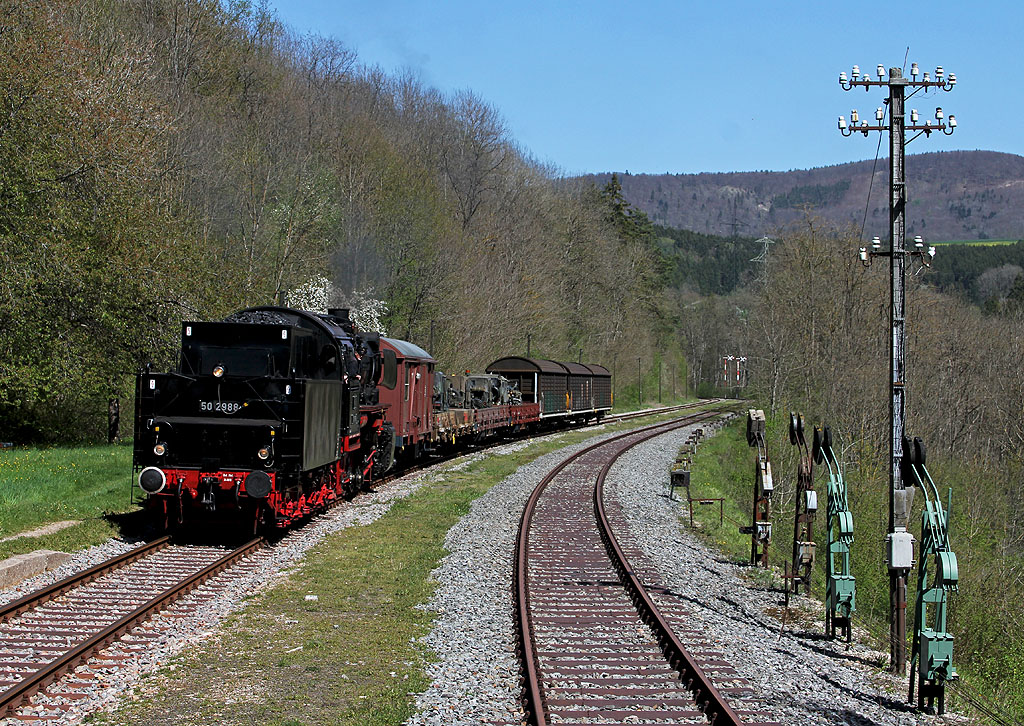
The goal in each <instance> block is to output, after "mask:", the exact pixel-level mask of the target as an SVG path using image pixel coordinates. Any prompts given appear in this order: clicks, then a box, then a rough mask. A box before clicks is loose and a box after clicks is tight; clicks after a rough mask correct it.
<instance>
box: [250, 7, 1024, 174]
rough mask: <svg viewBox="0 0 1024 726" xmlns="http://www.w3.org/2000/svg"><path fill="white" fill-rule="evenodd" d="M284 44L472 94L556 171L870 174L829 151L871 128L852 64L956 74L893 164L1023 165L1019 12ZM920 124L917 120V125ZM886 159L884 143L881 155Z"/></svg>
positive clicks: (679, 19) (508, 30)
mask: <svg viewBox="0 0 1024 726" xmlns="http://www.w3.org/2000/svg"><path fill="white" fill-rule="evenodd" d="M270 5H271V7H273V8H275V9H276V10H277V12H278V14H279V16H280V18H281V19H282V20H283V21H284V22H285V23H286V24H288V25H290V26H291V27H292V28H293V29H295V30H297V31H299V32H301V33H306V32H312V33H318V34H321V35H328V36H333V37H335V38H337V39H338V40H340V41H341V42H342V43H344V44H345V45H346V46H348V47H349V48H351V49H353V50H355V51H356V52H357V53H358V55H359V58H360V60H361V61H362V62H363V63H365V64H368V65H376V66H380V67H381V68H383V69H384V70H386V71H389V72H396V71H400V70H411V71H412V72H413V73H415V74H416V75H417V76H418V77H419V78H420V79H421V80H422V81H423V82H424V83H426V84H428V85H431V86H434V87H436V88H438V89H440V90H442V91H444V92H452V91H457V90H461V89H471V90H472V91H474V92H475V93H477V94H478V95H479V96H481V97H482V98H484V99H485V100H487V101H488V102H489V103H491V104H492V105H494V106H495V107H496V108H497V109H498V110H499V111H500V112H501V114H502V116H503V117H504V118H505V120H506V122H507V125H508V128H509V131H510V133H511V135H512V136H513V137H514V138H515V139H516V140H517V141H518V142H519V144H520V145H521V146H522V147H523V148H524V149H526V150H527V151H528V152H529V153H530V154H531V155H533V156H534V157H535V158H536V159H538V160H540V161H542V162H546V163H550V164H553V165H555V166H556V167H557V168H558V169H560V170H561V171H562V172H563V173H566V174H576V173H583V172H600V171H624V170H628V171H630V172H633V173H639V172H649V173H664V172H672V173H688V172H701V171H751V170H761V169H769V170H788V169H804V168H809V167H814V166H825V165H829V164H839V163H844V162H847V161H857V160H860V159H871V158H873V157H874V154H875V149H876V146H877V134H876V135H872V136H871V137H870V138H869V139H865V138H864V137H863V136H861V135H856V136H855V137H853V138H843V137H841V136H840V135H839V132H838V130H837V129H836V119H837V117H838V115H839V114H844V115H846V116H847V117H849V112H850V109H851V108H857V109H858V110H859V111H860V112H861V113H862V115H864V116H865V117H868V118H871V117H872V114H873V110H874V109H875V108H876V107H877V106H880V105H881V104H882V99H883V97H884V95H885V94H884V92H883V91H880V90H877V89H874V90H872V91H871V92H870V93H865V91H864V90H863V89H859V90H856V91H849V92H845V91H842V90H841V89H840V88H839V85H838V82H837V79H838V76H839V72H840V71H843V70H845V71H847V72H849V70H850V68H851V67H852V65H853V64H854V63H857V64H859V65H860V66H861V68H862V69H872V70H873V69H874V68H875V66H876V65H878V64H879V63H882V64H884V65H885V66H886V67H887V68H888V67H889V66H893V65H898V66H902V65H903V61H904V56H905V54H906V52H907V48H908V47H909V49H910V54H909V57H908V59H907V67H908V68H909V64H910V62H912V61H916V62H917V63H918V64H920V66H921V68H922V70H924V69H932V70H934V68H935V66H936V65H942V66H943V67H944V68H945V69H946V72H947V73H948V72H954V73H956V75H957V81H958V83H957V87H956V88H955V89H954V90H953V91H952V92H951V93H941V92H932V93H931V94H929V95H928V96H926V97H923V98H922V97H921V96H922V94H918V97H916V98H915V99H914V100H913V102H911V103H908V106H913V107H916V108H918V109H920V110H921V112H922V119H923V118H926V117H928V118H930V117H931V114H932V113H934V110H935V106H942V108H943V109H944V110H945V112H946V113H947V115H948V114H949V113H953V114H955V115H956V117H957V121H958V123H959V127H958V128H957V132H956V133H955V134H954V135H953V136H952V137H949V138H946V137H943V136H941V135H932V137H931V138H930V139H925V138H924V137H922V138H920V139H918V140H917V141H915V142H914V143H913V144H911V145H910V146H909V147H908V153H923V152H925V151H940V150H952V149H986V150H993V151H1005V152H1010V153H1016V154H1021V153H1024V139H1022V134H1021V132H1020V130H1019V129H1018V128H1017V126H1018V125H1019V124H1020V119H1021V118H1024V114H1022V113H1021V106H1022V105H1024V93H1022V90H1021V88H1020V87H1018V86H1017V85H1016V82H1015V81H1013V78H1015V74H1016V72H1017V71H1018V69H1019V66H1018V65H1017V57H1018V56H1019V55H1020V50H1019V49H1020V47H1021V38H1022V37H1024V4H1018V3H1013V2H990V3H984V2H983V3H980V4H970V3H960V4H956V3H950V2H945V1H944V0H943V1H938V2H936V1H934V0H933V1H932V2H920V3H883V2H876V3H872V2H867V3H838V2H768V1H767V0H763V1H762V2H719V3H714V2H709V1H704V2H667V1H666V2H662V1H657V2H656V1H653V0H652V1H650V2H622V1H621V0H620V1H619V2H606V1H604V0H591V1H590V2H569V1H566V2H546V3H542V2H529V1H528V0H520V1H519V2H486V0H475V1H470V0H450V1H444V0H438V1H436V2H426V1H424V2H412V1H410V0H376V1H375V2H367V1H366V0H363V1H362V2H351V1H345V0H336V1H334V2H330V1H328V0H293V1H292V2H284V1H281V0H278V1H276V2H275V1H273V0H272V1H271V3H270ZM926 114H927V115H926ZM886 149H887V144H886V142H883V144H882V155H883V156H884V155H886V153H887V151H886Z"/></svg>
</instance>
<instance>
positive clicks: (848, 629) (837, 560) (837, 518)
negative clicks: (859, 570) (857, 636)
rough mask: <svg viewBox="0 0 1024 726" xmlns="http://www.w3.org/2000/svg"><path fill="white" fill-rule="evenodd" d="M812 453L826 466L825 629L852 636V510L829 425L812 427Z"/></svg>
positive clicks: (854, 595)
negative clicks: (826, 549) (833, 447)
mask: <svg viewBox="0 0 1024 726" xmlns="http://www.w3.org/2000/svg"><path fill="white" fill-rule="evenodd" d="M811 455H812V458H813V459H814V463H815V464H822V463H824V464H825V466H827V467H828V525H827V529H828V552H827V555H826V559H825V576H826V586H825V587H826V590H825V633H826V635H828V636H830V637H832V638H834V637H836V630H839V632H840V633H841V634H842V635H843V636H845V637H846V642H847V643H849V642H850V641H851V640H852V639H853V628H852V626H851V619H852V616H853V613H854V611H855V610H856V609H857V586H856V581H855V579H854V577H853V570H852V569H851V567H850V545H852V544H853V513H852V512H850V504H849V498H848V497H847V492H846V482H845V481H843V471H842V467H841V466H840V464H839V459H838V458H837V457H836V454H835V451H834V450H833V449H832V428H831V427H830V426H825V427H823V428H822V427H818V426H815V427H814V441H813V443H812V447H811Z"/></svg>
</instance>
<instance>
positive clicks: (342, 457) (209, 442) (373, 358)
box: [134, 307, 396, 527]
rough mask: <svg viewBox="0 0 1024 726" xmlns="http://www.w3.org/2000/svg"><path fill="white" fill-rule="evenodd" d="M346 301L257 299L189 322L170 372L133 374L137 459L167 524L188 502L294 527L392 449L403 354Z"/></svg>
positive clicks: (355, 483)
mask: <svg viewBox="0 0 1024 726" xmlns="http://www.w3.org/2000/svg"><path fill="white" fill-rule="evenodd" d="M389 352H390V351H384V352H382V351H381V349H380V339H379V336H378V335H377V334H376V333H365V332H361V331H358V330H357V329H356V328H355V326H354V325H353V324H352V322H351V321H350V320H349V319H348V315H347V311H344V310H331V311H330V312H329V313H328V314H327V315H318V314H314V313H308V312H304V311H300V310H292V309H288V308H277V307H258V308H250V309H248V310H243V311H241V312H238V313H235V314H234V315H232V316H230V317H229V318H227V319H226V320H224V321H223V322H208V323H203V322H186V323H183V324H182V330H181V358H180V361H179V364H178V367H177V370H175V371H173V372H171V373H163V374H161V373H152V372H149V371H147V372H145V373H143V374H141V375H140V376H139V377H138V381H137V384H136V415H135V451H134V464H135V467H136V469H141V471H140V473H139V479H138V480H139V485H140V487H141V488H142V489H143V490H144V491H145V492H146V493H147V494H148V495H150V497H149V499H150V504H151V506H155V507H157V508H158V509H159V512H160V513H161V514H162V516H163V518H164V521H165V524H172V523H174V522H176V521H178V522H180V521H181V520H182V518H183V513H184V512H186V511H189V510H197V509H198V510H203V509H205V510H208V511H211V512H213V511H220V512H223V511H224V510H235V511H234V512H233V514H232V515H231V516H232V518H233V519H236V520H237V519H238V518H245V519H251V521H252V523H253V526H254V527H258V526H259V524H260V523H261V522H262V521H269V522H271V523H273V524H275V525H278V526H287V525H289V524H291V523H292V522H294V521H295V520H296V519H299V518H301V517H304V516H306V515H308V514H309V513H311V512H313V511H315V510H317V509H319V508H322V507H323V506H325V505H326V504H327V503H328V502H329V501H331V500H333V499H336V498H337V497H339V496H346V495H349V494H352V493H354V492H355V491H358V490H359V489H360V488H361V487H362V480H363V478H364V477H365V476H368V475H370V473H371V472H372V471H373V470H374V469H376V473H377V474H380V473H382V472H383V471H384V470H386V469H387V468H388V467H389V466H390V465H391V462H392V461H393V458H394V436H393V434H392V432H391V431H390V425H389V424H388V423H387V422H386V421H385V417H384V407H382V406H381V405H380V403H379V401H378V393H377V386H378V384H379V383H381V382H382V381H383V382H384V383H385V384H387V383H389V382H390V384H391V385H392V387H393V386H394V380H395V375H396V362H395V357H394V355H393V354H391V355H389V354H388V353H389Z"/></svg>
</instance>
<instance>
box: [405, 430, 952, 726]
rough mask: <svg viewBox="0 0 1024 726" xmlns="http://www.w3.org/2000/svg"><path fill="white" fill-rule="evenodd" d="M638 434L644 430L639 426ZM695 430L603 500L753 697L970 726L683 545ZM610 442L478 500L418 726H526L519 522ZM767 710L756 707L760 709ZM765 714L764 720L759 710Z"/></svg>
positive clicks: (613, 478)
mask: <svg viewBox="0 0 1024 726" xmlns="http://www.w3.org/2000/svg"><path fill="white" fill-rule="evenodd" d="M638 426H639V425H638ZM696 426H703V428H704V429H705V433H706V434H708V435H713V433H714V431H715V430H716V428H717V426H716V425H714V424H712V425H709V424H708V423H706V422H705V423H702V424H696V425H695V426H693V427H686V428H683V429H680V430H678V431H676V432H673V433H669V434H665V435H663V436H659V437H657V438H655V439H653V440H652V441H650V442H647V443H645V444H641V445H640V446H638V447H636V448H634V449H633V450H632V451H631V452H630V453H627V454H626V455H625V456H624V457H622V458H621V459H620V460H619V463H618V464H617V465H616V466H615V467H613V469H612V472H611V475H610V476H609V477H608V480H607V483H606V486H607V487H608V490H607V491H609V492H610V493H611V494H614V495H615V496H616V498H617V499H618V500H619V501H620V502H621V506H622V511H623V513H624V514H625V516H626V517H627V519H628V521H629V522H630V527H631V532H630V534H631V537H630V540H631V541H632V542H635V543H636V544H638V545H639V546H640V547H641V549H642V550H643V551H644V552H645V553H646V554H647V555H648V556H649V557H650V558H651V560H652V561H653V562H654V563H656V565H657V567H658V569H659V570H660V574H661V577H662V578H663V579H664V582H665V584H667V585H669V586H670V587H671V588H672V589H673V590H674V591H675V592H677V593H679V594H680V595H681V597H682V599H683V600H685V608H686V609H688V610H691V611H692V612H693V613H694V617H695V618H697V619H698V620H699V622H700V628H699V629H700V630H703V631H706V634H707V637H708V639H710V640H712V641H714V642H716V645H717V647H719V648H720V649H721V650H722V652H723V653H724V654H725V657H726V658H727V659H728V660H729V661H730V662H731V663H733V664H734V665H735V666H736V667H737V669H738V670H739V671H740V672H741V675H743V676H745V677H746V678H747V679H748V680H749V681H750V682H751V683H752V684H754V686H755V688H758V689H760V694H759V700H760V702H761V703H762V704H763V708H762V710H764V709H767V710H770V711H771V712H772V713H773V714H774V717H775V718H777V719H778V720H779V722H780V723H784V724H809V725H816V724H853V726H876V725H877V726H883V725H884V726H893V725H895V724H899V725H901V726H910V725H916V724H921V725H922V726H923V725H924V724H935V723H958V722H959V723H962V722H963V721H964V719H962V718H961V717H958V716H956V715H954V714H947V715H946V716H945V717H935V716H924V715H918V714H914V713H913V712H911V711H910V710H909V709H908V708H907V707H906V706H905V705H904V704H903V703H902V700H901V698H902V697H901V695H900V694H902V693H904V692H905V688H906V681H905V680H903V679H899V680H897V679H895V678H893V677H891V676H889V675H888V674H886V673H882V672H880V671H879V670H878V669H877V668H875V667H874V666H873V665H872V663H877V662H879V658H880V657H881V656H882V654H880V653H878V652H876V651H872V650H870V649H868V648H865V647H863V646H859V645H856V644H854V646H853V647H852V648H851V650H849V651H846V650H845V644H841V643H836V642H832V641H828V640H825V639H824V638H823V637H822V636H821V635H820V634H821V633H822V632H823V626H822V624H821V619H822V613H821V605H820V603H817V602H815V601H811V600H808V599H806V598H795V602H794V606H793V607H799V608H801V610H802V612H803V614H802V615H801V616H800V618H801V620H803V621H806V620H807V619H808V617H809V615H810V616H811V617H814V618H816V619H817V625H815V626H813V628H814V629H813V630H807V629H805V626H803V625H798V626H794V625H792V623H791V624H790V625H789V627H788V628H783V624H782V623H781V622H779V621H778V620H777V619H776V618H774V617H772V616H771V615H770V614H768V612H766V611H778V610H780V609H781V607H782V604H783V601H782V595H781V593H775V592H769V591H767V590H765V589H763V588H759V587H758V586H755V585H753V584H751V583H750V582H749V581H748V580H747V579H746V578H744V577H743V572H744V571H745V570H747V569H748V568H744V567H740V566H737V565H734V564H732V563H729V562H725V561H724V560H723V559H722V556H721V554H720V553H718V552H716V551H714V550H711V549H709V548H708V547H706V546H705V545H703V544H702V543H701V542H700V541H698V540H697V539H696V538H695V537H693V536H692V535H691V534H690V533H689V532H687V531H685V529H684V524H683V521H682V520H681V515H682V514H683V510H682V509H681V508H680V506H679V502H678V501H674V502H673V501H670V500H669V499H668V496H667V493H668V484H669V475H668V471H669V468H670V466H671V464H672V462H673V460H674V459H675V456H676V454H677V452H678V450H679V447H680V446H681V445H682V443H683V442H684V441H685V440H686V438H687V437H688V435H689V433H690V431H691V430H692V429H693V428H695V427H696ZM607 436H608V435H607V434H606V435H602V436H596V437H594V438H592V439H590V440H588V441H587V442H585V443H581V444H578V445H576V446H571V447H566V448H564V449H561V450H559V451H557V452H553V453H551V454H548V455H546V456H543V457H541V458H539V459H537V460H536V461H534V462H532V463H530V464H527V465H525V466H523V467H521V468H520V469H519V470H518V471H516V472H515V473H514V474H512V475H511V476H509V477H508V478H506V479H505V480H504V481H502V482H501V483H499V484H498V485H496V486H495V487H493V488H492V489H491V490H490V491H489V492H488V493H487V494H485V495H484V496H482V497H480V498H479V499H477V500H476V501H475V502H474V503H473V505H472V507H471V509H470V512H469V514H467V515H466V516H465V517H464V518H463V519H462V520H461V521H460V522H459V523H458V524H456V525H455V526H454V527H453V528H452V529H451V530H449V532H448V535H447V537H446V539H445V546H446V548H447V549H448V550H449V552H450V554H449V555H447V556H446V557H445V558H444V559H443V560H442V562H441V565H440V566H439V567H438V568H437V569H436V570H435V571H434V573H433V575H434V577H435V579H436V580H437V581H438V588H437V590H436V592H435V595H434V598H433V599H432V600H431V602H430V603H429V604H427V605H426V606H425V607H427V608H429V609H431V610H436V611H437V612H438V614H439V615H438V618H437V620H436V621H435V623H434V628H433V630H432V631H431V632H430V633H429V634H428V635H426V636H425V637H424V638H423V639H422V642H423V643H424V644H425V645H426V646H427V647H429V648H430V649H432V650H433V651H435V653H436V654H437V656H438V658H439V660H438V661H437V662H435V663H433V664H431V665H430V666H428V669H427V672H428V675H429V676H430V677H431V679H432V683H431V685H430V687H429V688H428V689H427V690H426V691H425V692H424V693H422V694H421V695H420V696H419V697H418V698H417V708H418V711H417V713H416V714H415V715H414V716H413V717H412V718H410V719H409V720H408V721H407V724H409V725H410V726H428V725H429V726H435V725H438V724H445V725H449V724H450V725H452V726H471V725H474V726H475V725H478V724H481V723H501V724H518V723H520V722H521V720H522V718H523V713H522V709H521V707H520V705H519V700H518V696H519V691H518V679H519V670H518V664H517V662H516V658H515V650H514V635H513V629H512V602H511V589H510V588H511V584H510V583H511V578H512V552H513V549H514V545H515V537H516V533H517V528H518V526H519V519H520V516H521V514H522V509H523V507H524V505H525V503H526V499H527V498H528V497H529V494H530V492H531V491H532V490H533V488H534V486H536V484H537V482H538V481H539V480H540V478H541V477H542V476H543V475H544V474H545V473H546V472H547V471H548V470H549V469H550V468H551V467H552V466H553V465H555V464H556V463H557V462H559V461H561V460H562V459H563V458H565V457H566V456H568V455H569V454H570V453H572V452H574V451H578V450H580V449H582V448H584V447H586V446H588V445H590V444H592V443H594V442H595V441H597V440H599V439H601V438H607ZM755 707H756V706H755ZM757 708H761V707H757Z"/></svg>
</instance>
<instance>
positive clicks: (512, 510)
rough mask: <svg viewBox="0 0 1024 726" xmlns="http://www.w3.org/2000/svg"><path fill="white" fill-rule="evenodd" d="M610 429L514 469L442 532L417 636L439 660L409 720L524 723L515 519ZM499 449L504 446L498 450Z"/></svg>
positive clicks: (453, 724) (422, 724)
mask: <svg viewBox="0 0 1024 726" xmlns="http://www.w3.org/2000/svg"><path fill="white" fill-rule="evenodd" d="M642 425H643V424H640V423H638V424H637V426H638V428H639V427H640V426H642ZM611 435H612V434H610V433H605V434H600V435H597V436H594V437H592V438H590V439H588V440H587V441H585V442H582V443H580V444H575V445H573V446H568V447H565V448H562V449H559V450H558V451H554V452H552V453H550V454H545V455H544V456H542V457H540V458H538V459H536V460H534V461H533V462H531V463H529V464H526V465H524V466H522V467H520V468H519V469H518V470H517V471H516V472H515V473H514V474H512V475H510V476H508V477H507V478H505V479H504V480H502V481H501V482H500V483H498V484H496V485H495V486H494V487H492V488H491V489H490V491H488V492H487V493H486V494H484V495H483V496H481V497H480V498H479V499H477V500H476V501H474V502H473V504H472V506H471V507H470V511H469V513H468V514H467V515H466V516H465V517H463V518H462V519H461V520H460V521H459V522H458V523H457V524H456V525H455V526H454V527H452V528H451V529H450V530H448V534H447V536H446V537H445V543H444V544H445V548H446V549H447V550H448V551H449V552H450V554H448V555H447V556H445V558H444V559H443V560H442V561H441V565H440V566H439V567H438V568H437V569H436V570H434V572H433V577H434V579H436V580H437V582H438V587H437V590H436V591H435V592H434V597H433V599H432V600H431V601H430V602H429V603H427V604H426V605H425V606H424V607H425V608H426V609H428V610H434V611H436V612H437V613H438V617H437V619H436V620H435V621H434V628H433V630H432V631H431V632H430V633H429V634H427V635H426V636H424V637H423V638H422V639H421V640H422V642H423V644H424V645H426V646H427V647H428V648H429V649H431V650H433V651H434V652H435V653H436V654H437V657H438V661H436V662H434V663H432V664H430V665H429V666H428V667H427V675H428V676H430V678H431V680H432V683H431V685H430V686H429V687H428V688H427V690H426V691H424V692H423V693H422V694H420V696H418V697H417V699H416V706H417V713H416V714H415V715H413V717H412V718H410V719H409V720H408V721H407V722H406V723H407V724H409V725H410V726H436V725H438V724H444V725H445V726H479V725H480V724H485V723H510V724H518V723H521V722H522V720H523V718H524V714H523V710H522V707H521V705H520V703H519V664H518V661H517V659H516V654H515V636H514V632H513V628H512V552H513V551H514V549H515V542H516V535H517V533H518V530H519V520H520V518H521V517H522V513H523V508H524V507H525V506H526V500H527V499H529V497H530V493H531V492H532V491H533V490H534V488H535V487H536V486H537V483H538V482H539V481H540V480H541V479H542V478H543V477H544V475H545V474H546V473H547V472H548V471H549V470H550V469H551V468H552V467H553V466H555V465H556V464H557V463H558V462H560V461H562V459H564V458H566V457H567V456H569V455H570V454H572V453H575V452H576V451H579V450H581V449H584V448H586V447H587V446H590V445H591V444H593V443H594V442H596V441H599V440H601V439H604V438H608V437H609V436H611ZM515 446H522V445H521V444H517V445H515ZM503 449H504V450H509V449H508V448H507V447H503V448H499V449H497V450H496V453H502V451H503Z"/></svg>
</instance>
